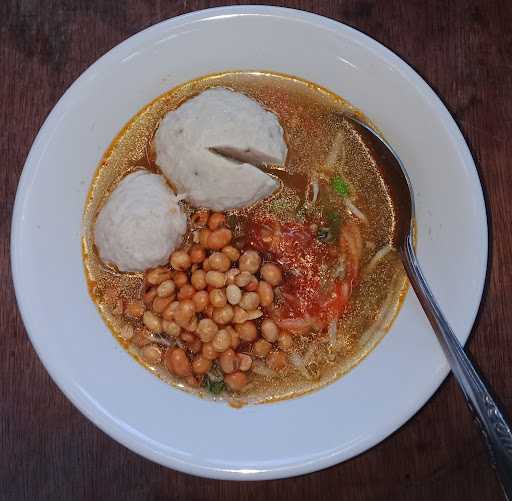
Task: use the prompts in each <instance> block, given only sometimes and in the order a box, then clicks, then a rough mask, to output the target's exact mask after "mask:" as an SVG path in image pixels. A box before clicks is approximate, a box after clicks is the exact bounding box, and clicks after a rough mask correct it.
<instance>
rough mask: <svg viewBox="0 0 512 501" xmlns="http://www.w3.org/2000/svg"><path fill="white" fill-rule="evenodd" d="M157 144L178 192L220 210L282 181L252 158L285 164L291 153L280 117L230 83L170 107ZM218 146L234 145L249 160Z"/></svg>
mask: <svg viewBox="0 0 512 501" xmlns="http://www.w3.org/2000/svg"><path fill="white" fill-rule="evenodd" d="M154 147H155V152H156V162H157V164H158V166H159V167H160V168H161V170H162V172H163V173H164V175H165V176H166V177H167V178H168V179H169V180H170V181H171V182H172V183H173V184H174V186H176V188H177V189H178V192H180V193H181V192H183V193H184V194H185V195H186V197H187V200H188V201H189V202H190V203H191V204H192V205H193V206H195V207H208V208H210V209H214V210H218V211H221V210H226V209H232V208H238V207H244V206H247V205H250V204H252V203H254V202H256V201H258V200H261V199H263V198H265V197H267V196H268V195H270V194H271V193H272V192H273V191H274V190H275V189H276V188H277V187H278V186H279V183H278V181H276V179H274V178H273V177H272V176H269V175H268V174H265V173H264V172H262V171H261V170H260V169H258V168H257V167H255V166H254V165H252V163H254V162H253V161H254V160H256V161H257V162H268V163H273V164H280V165H281V164H283V163H284V161H285V158H286V153H287V147H286V143H285V141H284V138H283V129H282V127H281V125H280V124H279V121H278V119H277V117H276V116H275V115H274V114H273V113H271V112H269V111H267V110H265V109H264V108H263V107H262V106H261V105H260V104H258V103H257V102H256V101H254V100H253V99H251V98H249V97H247V96H246V95H244V94H241V93H239V92H233V91H230V90H227V89H224V88H214V89H209V90H206V91H204V92H202V93H201V94H199V95H198V96H195V97H193V98H192V99H189V100H188V101H186V102H185V103H184V104H182V105H181V106H180V107H179V108H178V109H176V110H174V111H171V112H169V113H168V114H167V115H166V116H165V117H164V118H163V120H162V122H161V123H160V126H159V127H158V130H157V132H156V134H155V141H154ZM212 147H213V148H229V149H231V150H234V151H235V152H239V153H240V154H241V155H242V156H244V157H245V158H247V160H246V161H245V162H242V163H236V162H233V161H231V160H227V159H226V158H224V157H222V156H219V155H217V154H215V153H212V152H211V151H210V150H209V148H212ZM238 156H240V155H238ZM245 158H244V160H245ZM251 159H252V160H251ZM249 162H252V163H249Z"/></svg>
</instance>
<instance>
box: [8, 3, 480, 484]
mask: <svg viewBox="0 0 512 501" xmlns="http://www.w3.org/2000/svg"><path fill="white" fill-rule="evenodd" d="M229 69H237V70H240V69H267V70H274V71H278V72H284V73H289V74H292V75H297V76H300V77H302V78H306V79H309V80H312V81H314V82H316V83H318V84H320V85H323V86H325V87H328V88H329V89H331V90H333V91H334V92H336V93H338V94H340V95H341V96H343V97H345V98H348V99H349V100H350V101H351V102H352V103H353V104H354V105H355V106H357V107H359V108H361V109H362V110H363V111H365V112H366V114H367V115H368V116H369V117H370V118H371V120H373V121H374V122H375V123H376V124H377V125H378V126H379V127H380V128H381V129H382V130H383V131H384V133H385V135H386V137H387V138H388V139H389V141H390V142H391V143H392V144H393V145H394V146H395V148H396V150H397V151H398V153H399V155H400V156H401V158H402V160H403V161H404V163H405V165H406V166H407V169H408V171H409V174H410V177H411V180H412V184H413V186H414V191H415V198H416V203H417V208H416V209H417V215H418V252H419V258H420V262H421V263H422V265H423V267H424V270H425V274H426V276H427V278H428V279H429V281H430V283H431V285H432V289H433V291H434V292H435V294H436V295H437V297H438V299H439V302H440V303H441V305H442V308H443V310H444V312H445V313H446V316H447V317H448V319H449V321H450V323H451V325H452V327H453V329H454V330H455V332H456V334H457V336H458V338H459V339H460V340H461V341H463V342H464V341H465V340H466V339H467V337H468V334H469V332H470V329H471V326H472V324H473V320H474V318H475V314H476V312H477V309H478V306H479V303H480V298H481V294H482V288H483V284H484V276H485V270H486V263H487V225H486V215H485V206H484V201H483V197H482V191H481V187H480V184H479V180H478V175H477V172H476V169H475V165H474V163H473V160H472V158H471V155H470V153H469V151H468V148H467V146H466V143H465V142H464V139H463V137H462V135H461V134H460V132H459V130H458V128H457V126H456V125H455V123H454V121H453V120H452V118H451V116H450V115H449V113H448V112H447V110H446V109H445V107H444V106H443V104H442V103H441V101H440V100H439V99H438V98H437V97H436V95H435V94H434V93H433V92H432V90H431V89H430V87H429V86H428V85H427V84H426V83H425V82H424V81H423V80H422V79H421V78H420V77H419V76H418V75H417V74H416V73H415V72H414V71H413V70H412V69H411V68H410V67H409V66H408V65H407V64H405V63H404V62H403V61H402V60H401V59H399V58H398V57H397V56H395V55H394V54H393V53H391V52H390V51H389V50H387V49H386V48H384V47H383V46H382V45H380V44H378V43H377V42H375V41H374V40H372V39H370V38H368V37H367V36H365V35H363V34H361V33H359V32H358V31H355V30H353V29H351V28H348V27H347V26H344V25H342V24H340V23H337V22H334V21H331V20H329V19H325V18H322V17H319V16H315V15H312V14H308V13H305V12H300V11H294V10H287V9H280V8H270V7H227V8H220V9H212V10H205V11H201V12H196V13H193V14H190V15H186V16H181V17H178V18H175V19H171V20H169V21H165V22H163V23H160V24H158V25H156V26H153V27H151V28H149V29H147V30H145V31H143V32H141V33H139V34H137V35H135V36H133V37H131V38H130V39H128V40H127V41H125V42H123V43H122V44H120V45H118V46H117V47H115V48H114V49H112V50H111V51H110V52H109V53H108V54H107V55H105V56H104V57H102V58H101V59H100V60H98V61H97V62H96V63H95V64H93V65H92V66H91V67H90V68H89V69H88V70H87V71H86V72H85V73H84V74H83V75H82V76H81V77H80V78H79V79H78V80H77V81H76V82H75V83H74V84H73V85H72V86H71V87H70V89H69V90H68V91H67V92H66V93H65V94H64V96H63V97H62V99H61V100H60V101H59V102H58V104H57V105H56V106H55V108H54V109H53V111H52V112H51V114H50V116H49V117H48V119H47V120H46V122H45V123H44V125H43V127H42V128H41V130H40V132H39V134H38V136H37V139H36V141H35V142H34V145H33V147H32V149H31V151H30V155H29V157H28V159H27V162H26V164H25V168H24V170H23V174H22V177H21V180H20V184H19V187H18V193H17V197H16V205H15V209H14V215H13V226H12V268H13V275H14V283H15V287H16V294H17V298H18V303H19V307H20V310H21V312H22V315H23V319H24V322H25V326H26V328H27V331H28V333H29V335H30V338H31V340H32V343H33V345H34V347H35V349H36V351H37V353H38V355H39V357H40V358H41V360H42V361H43V363H44V365H45V366H46V368H47V370H48V372H49V373H50V375H51V376H52V378H53V379H54V381H55V382H56V383H57V384H58V386H59V387H60V388H61V390H62V391H63V392H64V393H65V394H66V396H67V397H68V398H69V399H70V400H71V401H72V402H73V403H74V404H75V405H76V406H77V407H78V408H79V409H80V411H81V412H83V413H84V414H85V415H86V416H87V417H88V418H89V419H91V421H93V422H94V423H95V424H96V425H97V426H99V427H100V428H101V429H102V430H104V431H105V432H106V433H108V434H109V435H110V436H111V437H113V438H114V439H115V440H117V441H119V442H121V443H122V444H124V445H126V446H127V447H129V448H130V449H132V450H133V451H135V452H138V453H139V454H142V455H143V456H145V457H147V458H149V459H152V460H154V461H157V462H158V463H161V464H163V465H166V466H169V467H171V468H175V469H178V470H181V471H185V472H188V473H192V474H195V475H202V476H207V477H214V478H223V479H268V478H278V477H287V476H291V475H298V474H302V473H307V472H311V471H314V470H318V469H320V468H325V467H326V466H330V465H333V464H335V463H338V462H340V461H343V460H346V459H348V458H350V457H352V456H354V455H356V454H359V453H360V452H362V451H365V450H366V449H368V448H370V447H372V446H373V445H375V444H376V443H378V442H379V441H381V440H382V439H384V438H385V437H387V436H388V435H389V434H390V433H392V432H393V431H394V430H396V429H397V428H398V427H399V426H401V425H402V424H403V423H404V422H405V421H407V420H408V419H409V418H410V417H411V416H412V415H413V414H414V413H415V412H416V411H418V409H419V408H420V407H421V406H422V405H423V404H424V403H425V402H426V401H427V400H428V398H429V397H430V396H431V395H432V393H433V392H434V391H435V390H436V388H437V387H438V386H439V384H440V383H441V382H442V380H443V378H444V377H445V376H446V374H447V371H448V368H447V363H446V361H445V359H444V358H443V354H442V352H441V349H440V348H439V346H438V344H437V341H436V339H435V336H434V335H433V334H432V332H431V330H430V327H429V325H428V323H427V320H426V318H425V316H424V315H423V313H422V311H421V309H420V307H419V304H418V302H417V300H416V298H415V297H414V295H413V294H412V293H409V294H408V296H407V299H406V301H405V304H404V305H403V308H402V311H401V313H400V315H399V317H398V319H397V321H396V322H395V324H394V326H393V328H392V330H391V332H390V333H389V334H388V335H387V336H386V337H385V338H384V340H383V341H382V342H381V343H380V345H379V346H378V347H377V348H376V349H375V350H374V352H373V353H371V355H370V356H368V357H367V358H366V359H365V360H364V361H363V362H362V363H361V364H360V365H359V366H358V367H356V368H355V369H354V370H352V371H351V372H350V373H349V374H348V375H347V376H346V377H344V378H342V379H340V380H338V381H337V382H336V383H334V384H332V385H330V386H328V387H327V388H325V389H322V390H321V391H318V392H316V393H313V394H311V395H307V396H305V397H303V398H299V399H295V400H291V401H286V402H281V403H277V404H271V405H260V406H253V407H246V408H244V409H242V410H233V409H231V408H230V407H229V406H227V405H222V404H216V403H212V402H207V401H201V400H199V399H197V398H196V397H193V396H191V395H189V394H187V393H184V392H181V391H178V390H175V389H172V388H171V387H169V386H167V385H165V384H164V383H162V382H161V381H160V380H158V379H157V378H155V377H154V376H153V375H151V374H150V373H149V372H148V371H146V370H145V369H143V368H142V367H140V366H139V365H138V364H136V363H135V362H134V361H133V359H132V358H131V357H130V356H129V355H128V354H127V353H125V352H124V350H123V349H122V348H121V347H120V346H119V345H118V344H117V342H116V341H115V340H114V338H113V337H112V336H111V334H110V333H109V331H108V330H107V328H106V327H105V325H104V324H103V321H102V320H101V318H100V316H99V314H98V312H97V311H96V308H95V306H94V305H93V303H92V301H91V300H90V298H89V296H88V294H87V290H86V285H85V280H84V274H83V271H82V259H81V247H80V234H81V217H82V211H83V208H84V201H85V196H86V194H87V190H88V188H89V183H90V181H91V178H92V176H93V173H94V170H95V168H96V165H97V163H98V161H99V160H100V158H101V155H102V153H103V152H104V151H105V149H106V148H107V146H108V145H109V143H110V142H111V141H112V139H113V138H114V137H115V135H116V134H117V132H118V131H119V130H120V129H121V127H122V126H123V125H124V124H125V122H126V121H127V120H128V119H129V118H130V117H131V116H132V115H133V114H134V113H135V112H136V111H137V110H139V109H140V108H141V107H142V106H143V105H145V104H146V103H148V102H149V101H150V100H152V99H153V98H155V97H156V96H158V95H159V94H161V93H162V92H164V91H166V90H167V89H169V88H171V87H173V86H175V85H177V84H179V83H182V82H185V81H186V80H189V79H192V78H195V77H198V76H200V75H203V74H207V73H211V72H218V71H222V70H229Z"/></svg>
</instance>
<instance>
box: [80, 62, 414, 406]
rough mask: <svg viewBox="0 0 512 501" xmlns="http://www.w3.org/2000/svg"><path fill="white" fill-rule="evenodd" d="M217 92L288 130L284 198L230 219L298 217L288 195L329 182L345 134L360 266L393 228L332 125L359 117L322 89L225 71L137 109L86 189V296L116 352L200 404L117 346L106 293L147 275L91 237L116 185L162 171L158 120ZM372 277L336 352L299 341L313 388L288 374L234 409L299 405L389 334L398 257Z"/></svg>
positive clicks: (364, 160)
mask: <svg viewBox="0 0 512 501" xmlns="http://www.w3.org/2000/svg"><path fill="white" fill-rule="evenodd" d="M219 86H221V87H226V88H229V89H232V90H234V91H237V92H243V93H244V94H246V95H248V96H249V97H252V98H253V99H255V100H257V101H258V102H259V103H260V104H261V105H262V106H264V107H265V108H266V109H268V110H270V111H272V112H273V113H275V114H276V115H277V117H278V118H279V121H280V123H281V125H282V127H283V129H284V131H285V139H286V142H287V145H288V157H287V160H286V170H287V173H285V174H282V173H281V174H280V173H279V172H272V174H275V175H276V176H277V177H279V178H280V179H281V180H282V181H283V183H284V185H285V186H284V189H282V190H280V191H279V192H278V193H277V194H276V195H274V196H272V197H271V198H270V199H266V200H263V201H261V202H258V203H257V204H256V205H255V206H253V207H251V208H250V209H248V210H242V211H231V212H232V213H233V214H234V215H235V216H244V215H247V214H248V213H250V211H252V212H253V213H255V212H258V211H260V212H265V211H266V210H268V208H269V206H270V205H271V204H274V208H275V207H279V206H280V205H279V204H281V206H283V207H288V209H287V210H290V208H291V210H295V209H296V208H297V206H298V201H297V199H296V196H295V195H294V194H295V193H296V192H295V191H294V189H303V186H304V185H303V186H302V188H300V187H298V184H301V176H304V177H307V176H310V175H311V173H312V172H315V173H317V174H318V175H319V176H322V175H325V173H324V172H323V170H324V169H325V165H326V159H327V158H328V155H329V151H330V150H331V148H332V144H333V142H334V141H335V140H336V136H337V135H339V134H340V133H342V134H343V154H342V155H340V157H342V159H338V160H337V161H338V165H337V168H338V169H340V170H341V171H342V173H343V176H344V177H345V178H346V179H347V180H348V182H349V183H350V186H351V187H352V188H353V190H354V193H356V203H357V206H358V207H359V208H360V209H361V210H363V212H364V213H365V214H366V215H367V217H368V220H369V224H368V225H366V226H365V227H363V228H361V230H362V236H363V240H364V242H365V244H366V245H365V246H364V249H363V257H362V263H363V267H364V263H365V262H368V261H369V260H370V259H371V257H372V254H374V252H375V250H378V249H379V248H381V247H382V246H384V245H386V244H387V243H389V241H390V234H391V229H392V226H393V207H392V206H391V203H390V199H389V197H388V194H387V192H386V188H385V186H384V184H383V182H382V179H381V178H380V177H379V175H378V171H377V169H376V167H375V160H374V159H373V158H372V156H371V154H370V153H369V151H368V149H367V148H366V147H365V145H364V144H363V143H362V141H361V139H360V138H359V137H358V136H357V135H356V134H355V133H354V131H352V130H350V129H348V128H347V127H346V126H345V128H344V129H343V127H342V125H341V122H340V120H339V118H337V117H339V112H340V111H343V110H346V109H350V110H351V111H352V112H356V113H358V114H359V115H360V116H363V115H362V114H361V113H360V112H359V111H358V110H355V109H354V108H353V107H351V105H350V104H349V103H348V102H346V101H344V100H343V99H341V98H340V97H338V96H336V95H335V94H333V93H331V92H329V91H327V90H326V89H323V88H321V87H318V86H316V85H315V84H312V83H310V82H306V81H304V80H301V79H298V78H295V77H291V76H288V75H282V74H276V73H268V72H229V73H222V74H217V75H209V76H205V77H202V78H199V79H197V80H193V81H190V82H187V83H185V84H183V85H180V86H178V87H176V88H174V89H172V90H171V91H169V92H167V93H165V94H163V95H162V96H160V97H158V98H157V99H155V100H154V101H153V102H151V103H149V104H148V105H147V106H146V107H145V108H143V109H142V110H141V111H140V112H139V113H138V114H137V115H136V116H135V117H134V118H133V119H132V120H131V121H130V122H128V124H127V125H126V126H125V127H124V128H123V129H122V130H121V132H120V133H119V135H118V136H117V137H116V138H115V139H114V141H113V142H112V144H111V146H110V147H109V149H108V150H107V152H106V153H105V155H104V157H103V159H102V161H101V162H100V164H99V166H98V168H97V171H96V174H95V176H94V179H93V182H92V184H91V187H90V191H89V195H88V198H87V202H86V206H85V211H84V220H83V221H84V239H83V259H84V267H85V273H86V277H87V281H88V284H89V291H90V295H91V297H92V299H93V301H94V302H95V304H96V306H97V307H98V309H99V312H100V314H101V315H102V317H103V319H104V320H105V322H106V324H107V325H108V327H109V329H110V330H111V331H112V333H113V334H114V335H115V336H116V338H117V339H118V341H119V342H120V343H121V345H122V346H123V347H125V348H126V349H127V350H128V352H129V353H130V354H132V355H133V356H134V358H135V359H136V360H137V361H138V362H140V363H141V364H143V365H144V366H145V367H147V368H148V369H149V370H151V371H152V372H153V373H154V374H156V375H157V376H158V377H160V378H161V379H163V380H165V381H166V382H168V383H170V384H172V385H173V386H176V387H179V388H181V389H186V390H188V391H192V392H195V393H198V394H199V395H204V392H203V390H194V389H191V388H188V387H187V386H186V385H184V384H183V383H182V382H181V381H179V380H177V379H175V378H174V377H173V376H171V375H170V374H169V373H168V372H167V371H166V370H165V368H163V366H161V365H153V366H152V365H149V364H147V363H145V362H144V361H143V360H142V358H141V357H140V354H139V352H138V350H137V349H135V348H134V347H133V346H132V345H131V344H130V343H128V342H127V341H125V340H124V339H123V338H122V336H121V327H122V325H123V321H122V320H121V318H120V317H119V316H115V315H113V314H112V311H111V308H110V307H108V306H107V305H106V304H105V302H104V301H103V296H104V292H105V291H106V290H114V291H116V292H117V293H119V294H121V295H122V296H123V297H124V298H127V299H129V298H140V296H141V294H142V291H143V287H144V283H143V276H142V273H119V272H117V271H116V270H115V269H113V268H110V267H106V266H104V265H103V263H102V262H101V261H100V260H99V258H98V256H97V253H96V251H95V248H94V234H93V229H94V221H95V217H96V215H97V213H98V211H99V210H100V208H101V207H102V205H103V203H104V202H105V200H106V199H107V198H108V195H109V193H110V192H111V190H112V188H113V187H114V186H115V185H116V184H117V182H118V181H119V180H120V179H122V178H123V177H124V176H125V175H126V174H128V173H129V172H131V171H133V170H134V169H135V168H137V167H144V168H147V169H150V170H152V171H155V172H158V167H157V166H156V165H155V164H154V160H153V154H152V151H151V147H150V143H151V140H152V137H153V135H154V132H155V130H156V128H157V126H158V123H159V122H160V120H161V119H162V118H163V116H164V115H165V114H166V113H168V112H169V111H171V110H173V109H176V108H177V107H178V106H179V105H180V104H182V103H183V102H184V101H185V100H186V99H188V98H190V97H193V96H194V95H197V94H199V93H200V92H202V91H203V90H206V89H208V88H211V87H219ZM294 184H295V186H294ZM363 194H364V196H363ZM294 197H295V198H294ZM339 210H342V209H341V208H340V209H339ZM248 211H249V212H248ZM278 212H279V211H278ZM282 217H284V218H286V211H284V212H283V213H282ZM377 271H378V272H373V273H371V274H369V275H368V276H366V277H364V278H363V280H362V281H361V283H360V284H359V285H358V287H357V288H356V290H355V291H354V294H353V296H352V297H351V300H350V307H349V309H348V311H347V312H346V313H345V314H344V316H343V317H342V319H341V321H340V323H339V325H338V335H337V346H336V349H337V351H335V350H333V349H332V347H331V346H329V345H328V343H326V342H325V341H314V342H315V350H311V342H312V341H308V340H306V339H305V338H304V339H299V340H298V341H297V344H298V345H299V346H300V348H301V350H302V353H303V354H306V355H307V356H310V355H311V352H312V351H314V356H310V360H309V365H308V369H309V370H310V374H311V377H310V378H309V379H305V378H304V377H303V376H301V375H300V374H299V373H298V372H297V371H293V370H290V371H288V372H287V373H286V375H284V376H278V377H275V378H272V379H266V378H265V377H262V376H253V380H252V381H251V383H250V385H249V390H248V391H247V392H246V393H244V394H242V395H240V396H239V397H238V398H235V403H236V404H239V403H240V402H251V403H259V402H270V401H276V400H281V399H285V398H291V397H294V396H298V395H301V394H304V393H306V392H309V391H312V390H315V389H318V388H320V387H322V386H324V385H326V384H328V383H330V382H332V381H334V380H336V379H337V378H339V377H340V376H342V375H343V374H345V373H346V372H347V371H349V370H350V369H351V368H352V367H354V366H355V365H356V364H357V363H359V362H360V361H361V360H362V359H363V358H364V357H365V356H366V355H367V354H368V353H369V352H370V351H371V350H372V349H373V348H374V347H375V346H376V345H377V344H378V342H379V341H380V340H381V339H382V337H383V336H384V335H385V333H386V331H387V329H388V328H389V326H390V325H391V322H392V319H393V318H394V315H396V313H397V312H398V309H399V307H400V304H401V302H402V300H403V297H404V295H405V293H406V290H407V285H406V284H407V282H406V279H405V274H404V272H403V269H402V267H401V263H400V260H399V258H398V256H397V255H396V254H395V253H390V254H388V256H387V257H386V258H385V259H384V260H383V262H382V263H380V264H379V267H378V270H377ZM384 304H386V307H387V309H388V310H389V311H391V313H392V314H391V315H388V317H387V321H386V323H385V324H383V325H380V326H379V328H378V329H376V328H374V327H373V325H374V323H375V320H376V319H377V318H378V317H379V313H380V311H381V309H382V307H383V305H384ZM301 344H302V346H301ZM308 350H309V352H308Z"/></svg>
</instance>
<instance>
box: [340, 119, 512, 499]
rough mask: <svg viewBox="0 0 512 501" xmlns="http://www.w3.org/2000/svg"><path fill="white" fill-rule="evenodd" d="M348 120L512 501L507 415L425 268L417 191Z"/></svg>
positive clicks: (393, 160) (385, 151) (383, 148)
mask: <svg viewBox="0 0 512 501" xmlns="http://www.w3.org/2000/svg"><path fill="white" fill-rule="evenodd" d="M343 118H344V119H345V120H347V122H348V123H349V125H350V126H351V127H352V128H353V129H355V130H356V131H357V132H358V133H359V134H360V135H361V137H362V139H363V141H364V142H365V144H366V145H367V146H368V147H369V148H371V149H372V150H373V151H374V153H375V156H376V158H378V159H379V162H378V168H379V171H380V173H381V175H382V177H383V179H384V182H385V183H386V185H387V188H388V190H389V194H390V197H391V200H392V202H393V205H394V207H395V223H396V227H395V232H394V235H393V242H392V244H393V246H394V247H395V248H396V249H397V250H398V252H399V253H400V256H401V258H402V262H403V264H404V268H405V271H406V273H407V276H408V277H409V281H410V283H411V285H412V287H413V289H414V292H416V296H417V297H418V299H419V301H420V303H421V306H422V307H423V310H424V311H425V314H426V315H427V317H428V319H429V321H430V323H431V324H432V328H433V329H434V332H435V333H436V335H437V339H438V340H439V343H441V347H442V348H443V351H444V353H445V355H446V358H447V359H448V362H449V364H450V367H451V370H452V372H453V374H454V375H455V378H456V379H457V381H458V383H459V385H460V387H461V389H462V391H463V393H464V396H465V397H466V401H467V403H468V406H469V408H470V409H471V411H472V412H473V415H474V416H475V418H476V420H477V421H478V422H479V424H480V429H481V431H482V434H483V436H484V439H485V441H486V443H487V446H488V449H489V452H490V456H491V463H492V465H493V467H494V468H495V470H496V472H497V474H498V478H499V479H500V482H501V485H502V487H503V490H504V493H505V497H506V498H507V499H511V500H512V433H511V432H510V427H509V425H508V423H507V420H506V419H505V417H504V414H503V412H502V411H501V410H500V408H499V407H498V405H496V403H495V401H494V400H493V398H492V397H491V395H490V393H489V390H488V388H487V385H486V384H485V383H484V382H483V381H482V379H481V378H480V376H479V375H478V373H477V371H476V369H475V367H474V366H473V364H472V363H471V361H470V360H469V358H468V357H467V355H466V353H465V352H464V350H463V348H462V346H461V344H460V343H459V341H458V340H457V338H456V337H455V335H454V333H453V331H452V329H451V328H450V326H449V325H448V322H447V321H446V318H445V317H444V315H443V313H442V312H441V309H440V308H439V305H438V304H437V302H436V300H435V299H434V296H433V295H432V292H431V291H430V289H429V287H428V285H427V281H426V280H425V277H424V276H423V273H422V271H421V269H420V265H419V263H418V259H417V258H416V253H415V251H414V245H413V236H412V228H413V224H414V199H413V192H412V189H411V184H410V182H409V178H408V176H407V173H406V170H405V167H404V165H403V164H402V162H401V161H400V159H399V158H398V155H397V154H396V153H395V152H394V150H393V148H392V147H391V146H390V145H389V144H388V143H387V142H386V141H385V140H384V139H383V138H382V137H381V136H380V134H378V133H377V132H376V131H374V130H373V129H372V128H370V127H369V126H368V125H366V124H364V123H363V122H361V121H360V120H358V119H357V118H356V117H353V116H350V115H344V117H343Z"/></svg>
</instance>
